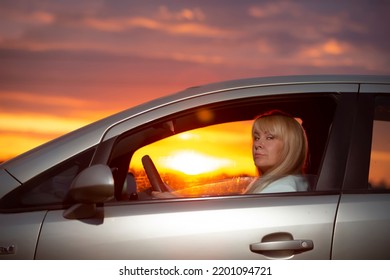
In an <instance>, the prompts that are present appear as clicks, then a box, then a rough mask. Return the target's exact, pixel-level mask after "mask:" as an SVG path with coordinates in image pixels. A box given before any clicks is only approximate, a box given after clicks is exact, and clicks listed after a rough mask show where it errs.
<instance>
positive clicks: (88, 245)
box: [36, 85, 355, 259]
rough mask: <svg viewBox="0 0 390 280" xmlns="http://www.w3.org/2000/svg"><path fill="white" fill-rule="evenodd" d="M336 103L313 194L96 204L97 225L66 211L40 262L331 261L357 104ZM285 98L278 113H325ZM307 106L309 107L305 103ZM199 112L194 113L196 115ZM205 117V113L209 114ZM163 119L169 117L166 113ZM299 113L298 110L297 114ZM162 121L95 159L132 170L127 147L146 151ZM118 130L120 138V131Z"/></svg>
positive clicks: (44, 236) (51, 217) (49, 224)
mask: <svg viewBox="0 0 390 280" xmlns="http://www.w3.org/2000/svg"><path fill="white" fill-rule="evenodd" d="M327 88H329V85H327ZM351 88H355V86H353V87H351ZM317 90H318V91H321V90H320V89H317ZM251 91H253V89H251ZM332 94H335V93H332ZM225 95H227V96H228V94H226V93H225ZM252 95H253V93H252V94H248V96H251V97H252ZM337 95H338V104H337V108H336V109H335V113H334V114H331V116H332V122H331V125H329V127H325V128H324V130H325V135H326V138H325V139H322V138H323V137H320V138H318V142H322V143H323V150H322V151H321V155H319V154H318V155H317V157H316V158H314V157H313V162H315V165H317V169H318V170H317V171H318V174H317V176H318V182H317V184H316V189H314V190H312V191H310V192H303V193H279V194H267V195H226V196H214V197H195V198H169V199H149V200H134V201H133V200H130V201H113V202H109V203H105V204H104V205H103V204H98V205H97V206H98V207H97V208H96V212H95V215H94V216H93V217H90V218H84V219H73V220H72V219H66V218H64V216H63V212H62V211H58V210H56V211H49V212H48V213H47V215H46V218H45V221H44V224H43V226H42V230H41V234H40V237H39V242H38V246H37V251H36V258H37V259H85V258H87V259H291V258H293V259H330V258H331V254H332V251H331V250H332V238H333V230H334V222H335V216H336V214H337V212H336V211H337V207H338V202H339V199H340V189H339V187H340V186H341V181H340V179H341V178H342V177H343V174H344V169H343V168H345V162H346V159H347V154H346V152H345V151H347V150H348V145H349V142H348V141H345V142H343V143H341V144H340V143H338V142H339V141H337V140H338V139H337V138H338V137H347V135H348V134H349V133H350V130H349V129H348V128H350V127H351V123H352V120H353V116H354V114H353V110H354V103H351V102H350V101H351V100H353V99H354V96H355V94H354V93H353V91H352V92H349V93H347V94H345V96H344V95H343V94H339V93H337ZM280 98H281V99H280V100H281V102H280V103H278V104H283V105H281V106H282V107H283V108H285V109H288V108H291V107H292V108H294V106H293V105H294V104H295V105H297V104H301V106H304V105H308V108H310V110H309V112H310V114H311V113H313V112H314V113H316V114H319V113H320V110H319V107H318V106H321V104H322V102H321V100H322V99H321V100H320V101H319V102H316V103H315V106H314V104H312V103H311V101H310V100H311V99H310V98H307V97H306V94H303V95H302V94H301V95H300V98H298V99H294V98H295V97H294V96H282V97H280ZM227 99H229V96H228V98H227ZM263 99H264V97H261V100H260V102H263V103H264V104H267V106H273V105H274V104H273V103H272V102H271V103H272V104H271V103H270V102H269V99H265V100H268V102H264V100H263ZM306 99H307V100H309V101H308V102H307V103H305V100H306ZM278 100H279V98H278ZM293 100H295V101H294V102H295V103H294V102H293ZM230 101H231V100H230ZM230 101H229V102H230ZM250 101H251V104H252V105H251V106H252V107H251V108H257V105H256V104H253V103H252V101H253V100H252V99H251V100H250ZM192 103H193V101H192ZM237 104H240V106H241V107H240V108H241V109H240V110H238V112H239V113H240V114H237V115H239V116H241V115H242V114H245V112H247V111H250V110H249V109H248V107H246V106H249V105H248V104H249V103H245V104H244V105H243V103H242V102H241V101H240V102H238V103H237ZM302 104H303V105H302ZM324 104H325V103H324ZM324 104H322V105H324ZM233 105H234V104H233ZM309 105H310V106H309ZM311 105H313V107H311ZM234 106H235V105H234ZM234 106H233V107H232V105H231V103H229V106H225V107H228V108H230V111H214V113H215V114H213V115H215V116H222V117H223V118H227V119H229V120H231V119H230V116H235V115H236V114H235V113H233V112H237V110H235V109H236V107H234ZM178 107H179V108H180V106H178ZM225 107H224V108H225ZM242 108H244V110H242ZM198 109H199V108H198ZM198 109H197V110H194V112H195V113H194V114H195V115H196V114H197V112H199V110H198ZM203 109H205V108H202V110H201V111H202V112H204V111H210V110H212V109H210V108H206V109H207V110H203ZM188 110H189V109H186V110H185V111H186V112H187V111H188ZM166 111H167V110H166V109H164V113H166ZM189 111H191V110H189ZM296 111H297V112H299V111H301V110H299V108H298V107H297V109H296ZM183 112H184V111H183ZM191 112H192V111H191ZM222 112H224V113H222ZM227 112H230V114H229V113H227ZM346 112H348V113H346ZM153 113H154V114H156V112H153ZM181 113H182V112H179V115H180V114H181ZM322 115H326V114H322ZM317 116H318V118H317V119H316V118H314V116H313V118H309V119H311V120H312V122H313V123H312V125H311V127H312V128H313V129H314V128H315V127H318V126H320V125H317V126H316V124H319V123H321V122H320V119H321V117H319V116H320V115H317ZM144 118H147V116H144ZM161 118H162V119H164V123H160V124H158V123H153V122H152V123H150V124H145V127H144V128H142V129H138V128H137V129H133V130H132V131H130V132H125V134H126V135H127V134H129V135H130V137H127V136H126V135H125V136H123V139H125V140H124V141H120V140H117V141H115V144H112V145H111V144H110V145H108V144H102V147H104V149H103V148H100V149H98V152H97V153H102V155H100V156H99V155H97V157H98V158H99V159H100V160H102V159H104V158H105V155H109V157H110V158H111V159H109V160H107V162H108V163H109V166H110V167H111V168H112V169H115V170H119V171H116V172H120V170H121V169H123V166H122V165H123V164H124V163H123V162H125V163H126V162H127V164H128V160H130V159H127V158H126V157H125V155H126V153H123V155H122V154H120V151H122V149H123V147H127V146H130V147H131V148H129V149H130V150H131V151H130V152H134V151H132V150H134V149H138V147H137V148H132V147H133V146H134V145H136V143H141V142H142V143H144V142H148V143H149V142H150V140H149V138H145V135H146V133H147V132H148V131H149V130H153V131H154V130H155V129H160V128H161V127H163V125H162V124H165V120H166V116H165V115H161ZM156 119H158V118H156ZM171 119H172V118H171V117H170V118H169V120H171ZM214 119H218V117H217V118H214ZM180 121H183V122H186V123H190V124H193V121H192V119H191V121H188V118H187V117H186V116H184V117H183V118H182V117H180V118H179V117H177V118H176V119H175V120H174V122H175V123H179V124H180ZM202 121H203V120H202ZM119 126H123V124H119ZM113 129H114V130H116V131H118V130H120V129H122V128H115V127H114V128H113ZM133 131H135V132H133ZM314 131H317V130H314ZM317 132H318V131H317ZM109 134H110V132H108V133H107V135H109ZM135 135H136V136H135ZM153 136H155V135H153ZM320 136H321V134H320ZM311 137H313V138H312V139H316V137H318V134H316V133H313V134H312V136H311ZM126 141H127V142H126ZM110 143H111V142H110ZM125 144H126V145H125ZM127 144H131V145H127ZM107 147H109V150H110V151H109V152H107V150H106V149H107ZM116 147H119V148H116ZM103 154H104V155H103ZM336 157H337V160H336ZM112 158H114V159H112ZM113 162H114V163H115V164H114V163H113ZM117 163H120V164H119V165H116V164H117ZM114 167H115V168H114ZM335 167H336V170H334V168H335ZM337 167H340V168H337ZM126 169H127V167H126ZM120 185H121V184H120Z"/></svg>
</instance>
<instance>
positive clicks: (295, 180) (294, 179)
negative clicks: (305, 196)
mask: <svg viewBox="0 0 390 280" xmlns="http://www.w3.org/2000/svg"><path fill="white" fill-rule="evenodd" d="M307 189H308V183H307V180H306V179H305V177H304V176H302V175H287V176H285V177H282V178H280V179H278V180H275V181H273V182H272V183H270V184H269V185H268V186H267V187H265V188H264V189H263V190H262V191H261V192H262V193H274V192H297V191H307Z"/></svg>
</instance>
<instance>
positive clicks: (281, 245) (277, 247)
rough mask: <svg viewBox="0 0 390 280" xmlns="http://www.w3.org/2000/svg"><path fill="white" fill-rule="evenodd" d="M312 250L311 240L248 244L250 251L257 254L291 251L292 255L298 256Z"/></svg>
mask: <svg viewBox="0 0 390 280" xmlns="http://www.w3.org/2000/svg"><path fill="white" fill-rule="evenodd" d="M313 248H314V244H313V241H312V240H283V241H269V242H259V243H253V244H250V249H251V251H252V252H254V253H259V254H264V253H265V254H266V253H267V252H272V251H293V253H294V254H298V253H302V252H305V251H310V250H313Z"/></svg>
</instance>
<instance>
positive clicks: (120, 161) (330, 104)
mask: <svg viewBox="0 0 390 280" xmlns="http://www.w3.org/2000/svg"><path fill="white" fill-rule="evenodd" d="M336 104H337V97H336V95H333V94H318V95H315V96H313V95H311V96H310V97H309V96H307V95H302V96H297V97H294V98H292V97H291V96H289V98H288V99H284V98H283V97H278V98H275V99H274V100H270V99H269V98H267V99H265V98H263V99H261V98H259V97H257V98H253V99H245V100H238V101H229V102H224V103H221V104H211V105H208V106H207V107H201V108H194V109H192V110H186V111H184V112H182V113H179V114H176V115H173V116H166V117H164V118H162V119H160V120H157V121H153V122H151V123H149V124H145V125H144V126H143V127H140V128H137V129H136V130H133V131H129V132H128V133H126V134H124V135H122V136H121V137H119V138H118V139H117V143H116V144H115V146H114V149H113V151H112V154H111V159H110V162H109V165H110V167H111V168H113V169H114V170H118V172H117V175H116V180H115V182H116V183H115V184H116V192H115V193H116V198H117V200H121V196H122V192H123V191H125V188H126V185H131V186H132V187H131V190H130V192H132V193H133V192H136V193H137V195H138V198H144V197H145V196H144V195H142V193H145V192H146V193H147V192H148V191H149V192H150V189H151V188H150V186H151V184H150V181H149V179H148V177H147V175H146V173H145V170H144V167H143V165H142V157H143V156H145V155H148V156H149V157H150V158H151V159H152V160H153V162H154V164H155V166H156V168H157V171H158V173H159V175H160V177H161V178H162V181H163V183H164V184H166V185H168V186H169V188H171V189H170V190H171V191H174V192H177V193H178V194H180V197H182V196H185V197H194V196H195V197H198V196H201V197H202V196H220V195H235V194H240V193H242V192H243V190H244V189H245V188H246V186H248V184H249V183H250V182H251V181H253V179H254V178H256V176H257V173H256V168H255V165H254V163H253V159H252V153H251V144H252V137H251V128H252V123H253V120H254V119H255V117H256V116H258V115H259V114H262V113H264V112H266V111H269V110H281V111H284V112H286V113H288V114H290V115H292V116H294V117H296V118H297V119H298V120H299V121H300V122H301V123H302V125H303V127H304V128H305V130H306V134H307V137H308V141H309V165H308V168H307V174H308V175H310V176H309V178H310V179H309V184H310V187H309V190H314V189H315V184H316V178H317V175H318V174H319V171H320V168H321V163H322V158H323V155H324V151H325V149H326V144H327V139H328V135H329V132H330V130H331V126H332V121H333V116H334V112H335V109H336ZM129 176H130V178H131V179H130V183H129V182H127V180H128V179H126V178H129ZM128 192H129V191H128ZM146 197H147V196H146Z"/></svg>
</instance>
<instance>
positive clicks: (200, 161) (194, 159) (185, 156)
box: [160, 151, 234, 175]
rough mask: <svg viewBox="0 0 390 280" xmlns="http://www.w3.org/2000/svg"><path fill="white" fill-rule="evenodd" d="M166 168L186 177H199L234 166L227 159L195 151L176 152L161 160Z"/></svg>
mask: <svg viewBox="0 0 390 280" xmlns="http://www.w3.org/2000/svg"><path fill="white" fill-rule="evenodd" d="M160 162H161V164H162V165H163V166H165V167H166V168H169V169H172V170H175V171H180V172H182V173H184V174H187V175H199V174H202V173H208V172H214V171H216V170H218V169H221V168H223V167H229V166H234V162H233V161H231V160H229V159H223V158H217V157H212V156H208V155H204V154H201V153H199V152H196V151H178V152H176V153H174V154H172V155H171V156H168V157H164V158H162V159H161V161H160Z"/></svg>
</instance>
